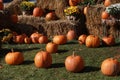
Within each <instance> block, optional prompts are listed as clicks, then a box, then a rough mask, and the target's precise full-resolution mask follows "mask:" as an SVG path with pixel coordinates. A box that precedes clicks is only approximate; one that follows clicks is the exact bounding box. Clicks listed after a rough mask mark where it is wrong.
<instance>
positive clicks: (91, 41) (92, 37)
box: [85, 35, 100, 48]
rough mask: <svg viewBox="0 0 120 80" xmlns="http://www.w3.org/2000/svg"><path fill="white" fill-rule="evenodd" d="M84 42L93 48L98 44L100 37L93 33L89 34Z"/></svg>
mask: <svg viewBox="0 0 120 80" xmlns="http://www.w3.org/2000/svg"><path fill="white" fill-rule="evenodd" d="M85 44H86V46H87V47H91V48H95V47H99V46H100V38H99V37H98V36H95V35H89V36H87V38H86V41H85Z"/></svg>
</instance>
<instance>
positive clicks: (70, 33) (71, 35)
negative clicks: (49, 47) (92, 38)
mask: <svg viewBox="0 0 120 80" xmlns="http://www.w3.org/2000/svg"><path fill="white" fill-rule="evenodd" d="M66 36H67V40H68V41H70V40H74V39H75V38H76V32H75V30H69V31H68V33H67V35H66Z"/></svg>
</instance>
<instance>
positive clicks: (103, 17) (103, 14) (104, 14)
mask: <svg viewBox="0 0 120 80" xmlns="http://www.w3.org/2000/svg"><path fill="white" fill-rule="evenodd" d="M109 16H110V14H109V13H107V12H106V11H103V12H102V14H101V18H102V19H108V18H109Z"/></svg>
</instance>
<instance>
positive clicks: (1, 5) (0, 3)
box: [0, 1, 4, 10]
mask: <svg viewBox="0 0 120 80" xmlns="http://www.w3.org/2000/svg"><path fill="white" fill-rule="evenodd" d="M3 9H4V5H3V2H2V1H0V10H3Z"/></svg>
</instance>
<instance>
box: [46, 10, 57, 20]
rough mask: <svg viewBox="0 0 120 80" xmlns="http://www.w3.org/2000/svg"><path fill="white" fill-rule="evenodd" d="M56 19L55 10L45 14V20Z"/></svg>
mask: <svg viewBox="0 0 120 80" xmlns="http://www.w3.org/2000/svg"><path fill="white" fill-rule="evenodd" d="M55 19H56V14H55V12H49V13H47V14H46V16H45V20H46V21H50V20H55Z"/></svg>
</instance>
